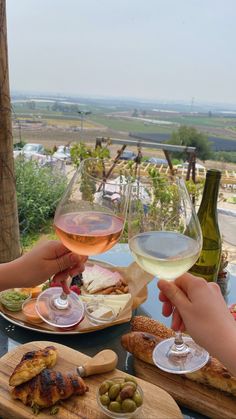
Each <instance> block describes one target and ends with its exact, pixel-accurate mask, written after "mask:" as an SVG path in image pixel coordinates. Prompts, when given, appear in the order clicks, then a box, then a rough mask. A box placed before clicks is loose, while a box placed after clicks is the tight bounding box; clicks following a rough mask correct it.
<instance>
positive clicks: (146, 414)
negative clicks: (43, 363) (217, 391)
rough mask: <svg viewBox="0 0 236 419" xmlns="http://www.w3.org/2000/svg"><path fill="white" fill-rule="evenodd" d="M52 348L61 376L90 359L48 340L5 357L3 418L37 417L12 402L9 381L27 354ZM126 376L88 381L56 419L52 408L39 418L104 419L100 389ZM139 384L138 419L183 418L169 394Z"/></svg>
mask: <svg viewBox="0 0 236 419" xmlns="http://www.w3.org/2000/svg"><path fill="white" fill-rule="evenodd" d="M49 345H53V346H55V347H56V348H57V349H58V355H59V356H58V361H57V364H56V365H55V367H54V369H55V370H57V371H61V372H62V373H63V372H64V373H66V372H71V371H75V368H76V367H77V366H80V365H82V364H83V363H84V362H85V361H86V360H87V359H88V358H89V357H88V356H87V355H85V354H83V353H80V352H77V351H75V350H74V349H71V348H68V347H67V346H64V345H60V344H58V343H54V342H48V341H45V342H43V341H37V342H30V343H26V344H25V345H21V346H18V347H17V348H15V349H13V350H12V351H10V352H9V353H7V354H6V355H4V356H3V357H2V358H1V359H0V392H1V397H0V417H1V418H2V419H16V418H17V419H32V418H34V417H35V416H34V415H33V414H32V410H31V408H30V407H28V406H25V405H24V404H23V403H22V402H21V401H19V400H13V399H12V397H11V394H10V392H9V385H8V380H9V376H10V375H11V373H12V371H13V369H14V368H15V366H16V365H17V364H18V362H19V361H20V360H21V358H22V356H23V355H24V354H25V352H28V351H32V350H37V349H42V348H44V347H45V346H49ZM123 375H126V374H125V373H124V372H122V371H119V370H114V371H112V372H110V373H106V374H100V375H94V376H91V377H88V378H85V381H86V384H87V385H88V386H89V391H88V392H87V393H86V394H85V395H84V396H72V397H71V398H70V399H68V400H64V401H63V402H62V404H61V406H60V408H59V412H58V413H57V414H56V415H55V416H51V415H50V414H49V409H44V410H43V411H42V412H41V413H40V414H39V416H37V417H38V418H39V419H40V418H42V419H49V418H50V419H51V418H52V417H53V418H55V419H68V418H70V419H76V418H80V419H81V418H84V419H85V418H86V419H105V418H106V416H105V415H104V414H103V413H102V412H101V411H100V409H99V407H98V405H97V401H96V392H97V389H98V387H99V385H100V383H101V382H102V381H104V380H105V379H111V378H112V377H117V376H123ZM137 382H138V383H139V385H140V386H141V387H142V389H143V392H144V403H143V408H142V410H141V414H139V415H138V418H137V417H136V419H147V418H148V419H157V418H158V419H167V418H175V419H180V418H182V417H183V416H182V414H181V411H180V409H179V407H178V405H177V404H176V402H175V401H174V399H173V398H172V397H171V396H170V395H169V394H168V393H167V392H166V391H164V390H162V389H161V388H159V387H157V386H155V385H153V384H150V383H147V382H146V381H144V380H141V379H139V378H137Z"/></svg>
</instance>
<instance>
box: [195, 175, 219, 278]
mask: <svg viewBox="0 0 236 419" xmlns="http://www.w3.org/2000/svg"><path fill="white" fill-rule="evenodd" d="M220 178H221V172H220V171H219V170H208V171H207V174H206V181H205V186H204V191H203V195H202V201H201V204H200V207H199V210H198V219H199V221H200V225H201V228H202V236H203V245H202V251H201V254H200V257H199V258H198V260H197V262H196V263H195V265H193V266H192V268H191V269H190V272H191V273H192V274H193V275H196V276H201V277H202V278H205V279H206V280H207V281H208V282H212V281H216V280H217V276H218V271H219V267H220V261H221V248H222V243H221V235H220V230H219V225H218V217H217V198H218V192H219V186H220Z"/></svg>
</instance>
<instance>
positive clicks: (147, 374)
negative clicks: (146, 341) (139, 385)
mask: <svg viewBox="0 0 236 419" xmlns="http://www.w3.org/2000/svg"><path fill="white" fill-rule="evenodd" d="M134 369H135V374H136V376H137V377H140V378H142V379H143V380H146V381H148V382H150V383H153V384H156V385H157V386H159V387H161V388H162V389H163V390H166V391H167V392H168V393H169V394H170V395H171V396H172V397H173V398H174V399H175V400H176V401H177V403H179V404H180V405H182V406H185V407H188V408H190V409H192V410H194V411H196V412H199V413H201V414H203V415H206V416H209V417H210V418H216V419H236V397H233V396H232V397H231V396H228V395H227V394H226V393H225V392H223V391H220V390H216V389H213V388H209V387H207V386H204V385H203V384H199V383H195V382H194V381H191V380H189V379H188V378H185V377H183V376H181V375H176V374H169V373H166V372H164V371H161V370H160V369H159V368H157V367H155V366H154V365H150V364H147V363H146V362H143V361H141V360H139V359H137V358H135V360H134Z"/></svg>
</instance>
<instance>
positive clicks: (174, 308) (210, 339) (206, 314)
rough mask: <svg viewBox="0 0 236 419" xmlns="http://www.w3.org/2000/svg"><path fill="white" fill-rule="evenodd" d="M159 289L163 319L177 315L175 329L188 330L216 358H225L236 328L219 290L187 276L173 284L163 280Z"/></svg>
mask: <svg viewBox="0 0 236 419" xmlns="http://www.w3.org/2000/svg"><path fill="white" fill-rule="evenodd" d="M158 288H159V289H160V294H159V299H160V301H161V302H163V308H162V313H163V315H164V316H167V317H168V316H170V315H171V314H172V313H173V317H172V328H173V329H174V330H182V331H184V330H186V331H187V333H189V334H190V335H191V336H192V337H193V339H194V340H195V341H196V342H197V343H198V344H199V345H201V346H203V347H204V348H206V349H207V350H208V351H209V352H210V353H211V354H212V355H214V354H215V356H217V354H219V353H220V354H221V353H222V351H224V347H225V342H227V339H229V337H230V336H235V335H236V324H235V320H234V319H233V317H232V315H231V314H230V312H229V310H228V308H227V305H226V303H225V301H224V299H223V296H222V294H221V291H220V288H219V286H218V285H217V284H216V283H212V282H210V283H207V281H205V279H202V278H198V277H195V276H193V275H191V274H189V273H186V274H184V275H182V276H181V277H179V278H177V279H176V280H175V281H173V282H172V281H170V282H167V281H164V280H160V281H159V282H158ZM220 342H221V343H220Z"/></svg>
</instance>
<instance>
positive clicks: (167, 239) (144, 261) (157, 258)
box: [129, 231, 201, 281]
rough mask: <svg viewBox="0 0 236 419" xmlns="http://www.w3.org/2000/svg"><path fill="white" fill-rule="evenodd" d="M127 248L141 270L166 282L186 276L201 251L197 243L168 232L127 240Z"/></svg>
mask: <svg viewBox="0 0 236 419" xmlns="http://www.w3.org/2000/svg"><path fill="white" fill-rule="evenodd" d="M129 246H130V250H131V252H132V254H133V256H134V258H135V260H136V262H137V263H138V264H139V265H140V266H141V268H143V269H144V270H145V271H147V272H149V273H150V274H153V275H155V276H157V277H158V278H159V279H161V278H162V279H167V280H169V281H171V280H174V279H175V278H177V277H178V276H180V275H182V274H183V273H184V272H187V271H188V270H189V269H190V268H191V266H192V265H193V264H194V263H195V262H196V260H197V259H198V257H199V254H200V251H201V247H200V244H199V243H198V241H197V240H194V239H192V238H190V237H188V236H185V235H183V234H180V233H176V232H172V231H149V232H146V233H140V234H137V235H136V236H134V237H132V239H130V241H129Z"/></svg>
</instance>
